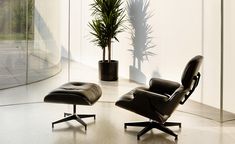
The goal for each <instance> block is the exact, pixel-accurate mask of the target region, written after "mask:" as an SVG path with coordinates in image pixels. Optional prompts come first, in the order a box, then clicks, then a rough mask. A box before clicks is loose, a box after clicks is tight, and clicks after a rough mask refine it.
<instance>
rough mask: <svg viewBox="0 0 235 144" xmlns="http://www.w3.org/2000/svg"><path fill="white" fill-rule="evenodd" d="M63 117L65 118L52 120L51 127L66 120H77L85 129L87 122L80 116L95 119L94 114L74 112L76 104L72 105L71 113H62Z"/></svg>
mask: <svg viewBox="0 0 235 144" xmlns="http://www.w3.org/2000/svg"><path fill="white" fill-rule="evenodd" d="M64 117H65V118H63V119H60V120H58V121H55V122H52V128H54V124H58V123H62V122H67V121H70V120H77V121H78V122H79V123H81V124H82V125H83V126H84V127H85V130H87V124H86V123H85V122H84V121H83V120H82V118H89V117H94V120H95V114H77V113H76V105H73V114H71V113H64Z"/></svg>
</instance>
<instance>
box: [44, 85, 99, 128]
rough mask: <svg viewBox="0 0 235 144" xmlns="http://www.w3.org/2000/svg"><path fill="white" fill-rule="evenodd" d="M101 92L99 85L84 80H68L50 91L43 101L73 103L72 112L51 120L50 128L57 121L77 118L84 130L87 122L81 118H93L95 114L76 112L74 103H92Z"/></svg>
mask: <svg viewBox="0 0 235 144" xmlns="http://www.w3.org/2000/svg"><path fill="white" fill-rule="evenodd" d="M101 94H102V91H101V88H100V86H98V85H97V84H94V83H85V82H69V83H66V84H64V85H62V86H60V87H59V88H57V89H55V90H53V91H52V92H50V93H49V94H48V95H46V96H45V98H44V102H50V103H62V104H73V113H72V114H71V113H64V118H63V119H61V120H58V121H55V122H52V128H54V124H57V123H61V122H65V121H70V120H77V121H78V122H79V123H81V124H82V125H83V126H84V127H85V130H86V129H87V124H86V123H85V122H84V121H83V120H82V118H88V117H94V119H95V114H81V115H80V114H77V113H76V105H93V104H94V103H95V102H96V101H97V100H98V99H99V98H100V96H101Z"/></svg>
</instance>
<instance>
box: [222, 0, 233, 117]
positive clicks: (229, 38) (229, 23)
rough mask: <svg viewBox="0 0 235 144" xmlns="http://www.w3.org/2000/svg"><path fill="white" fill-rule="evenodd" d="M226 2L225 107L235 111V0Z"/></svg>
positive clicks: (226, 0)
mask: <svg viewBox="0 0 235 144" xmlns="http://www.w3.org/2000/svg"><path fill="white" fill-rule="evenodd" d="M224 4H225V7H224V13H225V17H224V39H225V40H224V109H225V110H227V111H230V112H233V113H235V105H234V101H235V96H234V89H235V84H234V82H235V1H234V0H225V3H224Z"/></svg>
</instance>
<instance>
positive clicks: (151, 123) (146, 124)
mask: <svg viewBox="0 0 235 144" xmlns="http://www.w3.org/2000/svg"><path fill="white" fill-rule="evenodd" d="M127 126H137V127H144V129H142V130H141V131H140V132H138V134H137V140H139V139H140V137H141V136H142V135H144V134H145V133H147V132H148V131H150V130H151V129H153V128H156V129H159V130H161V131H163V132H165V133H167V134H170V135H172V136H174V137H175V140H177V139H178V136H177V134H175V133H174V132H173V131H172V130H170V129H169V128H167V126H179V128H181V123H177V122H165V123H164V124H160V123H157V122H155V121H147V122H133V123H125V124H124V128H125V129H126V128H127Z"/></svg>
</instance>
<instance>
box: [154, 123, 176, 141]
mask: <svg viewBox="0 0 235 144" xmlns="http://www.w3.org/2000/svg"><path fill="white" fill-rule="evenodd" d="M154 128H157V129H159V130H161V131H163V132H165V133H167V134H169V135H172V136H174V137H175V140H177V139H178V136H177V134H175V133H174V132H173V131H172V130H170V129H169V128H167V127H166V126H165V125H163V124H159V123H154Z"/></svg>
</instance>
